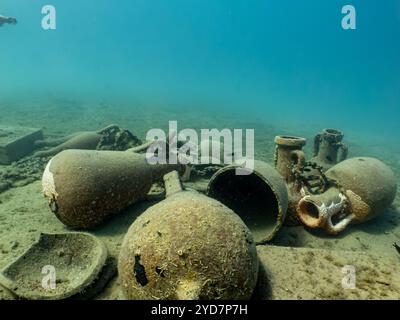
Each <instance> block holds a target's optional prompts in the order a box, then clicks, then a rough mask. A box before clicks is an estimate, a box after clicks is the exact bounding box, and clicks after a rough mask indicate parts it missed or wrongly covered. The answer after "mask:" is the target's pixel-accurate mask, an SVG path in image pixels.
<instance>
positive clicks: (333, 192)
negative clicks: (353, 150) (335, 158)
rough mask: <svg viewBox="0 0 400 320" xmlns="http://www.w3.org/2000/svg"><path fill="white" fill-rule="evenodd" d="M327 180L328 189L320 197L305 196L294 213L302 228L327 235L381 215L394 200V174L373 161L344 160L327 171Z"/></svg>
mask: <svg viewBox="0 0 400 320" xmlns="http://www.w3.org/2000/svg"><path fill="white" fill-rule="evenodd" d="M326 177H327V178H328V179H329V180H330V181H331V182H332V183H331V184H332V186H331V188H329V189H328V190H327V191H326V192H324V193H322V194H316V195H305V196H304V197H303V198H302V199H301V201H300V202H299V204H298V208H297V212H298V215H299V217H300V219H301V221H302V222H303V223H304V224H305V225H307V226H309V227H311V228H322V229H325V230H326V232H328V233H330V234H337V233H339V232H341V231H343V230H344V229H345V228H346V227H347V226H348V225H349V224H350V223H362V222H365V221H368V220H370V219H372V218H374V217H375V216H377V215H378V214H380V213H383V212H384V211H385V210H386V209H387V208H388V207H389V206H390V205H391V204H392V202H393V200H394V198H395V196H396V190H397V185H396V179H395V176H394V173H393V171H392V170H391V169H390V168H389V167H388V166H387V165H386V164H384V163H383V162H382V161H380V160H378V159H375V158H368V157H357V158H352V159H348V160H345V161H343V162H340V163H339V164H337V165H335V166H333V167H332V168H331V169H329V170H328V171H327V172H326Z"/></svg>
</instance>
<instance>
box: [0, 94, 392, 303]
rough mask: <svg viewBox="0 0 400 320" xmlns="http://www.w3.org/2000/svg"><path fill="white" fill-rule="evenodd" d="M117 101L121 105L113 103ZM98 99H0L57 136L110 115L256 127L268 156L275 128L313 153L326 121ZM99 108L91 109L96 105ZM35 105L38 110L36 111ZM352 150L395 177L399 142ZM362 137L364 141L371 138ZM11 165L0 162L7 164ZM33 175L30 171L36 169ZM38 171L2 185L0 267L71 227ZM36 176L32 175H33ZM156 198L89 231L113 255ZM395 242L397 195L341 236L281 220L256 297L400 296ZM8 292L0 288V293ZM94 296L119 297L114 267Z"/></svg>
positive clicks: (136, 120)
mask: <svg viewBox="0 0 400 320" xmlns="http://www.w3.org/2000/svg"><path fill="white" fill-rule="evenodd" d="M118 108H119V109H118ZM118 108H117V107H116V106H113V105H110V104H108V103H104V102H103V103H100V104H95V105H93V104H90V103H88V104H80V103H77V102H74V101H58V102H57V105H55V104H54V102H53V103H49V104H48V105H42V104H41V105H37V106H36V105H35V104H33V105H31V106H30V108H29V110H27V109H26V106H25V105H24V104H16V105H14V106H13V107H10V106H8V107H5V106H0V111H2V114H7V124H12V125H20V126H29V127H43V128H44V134H45V135H46V136H48V137H57V136H62V135H65V134H68V133H72V132H75V131H84V130H97V129H99V128H102V127H105V126H106V125H108V124H110V123H116V124H118V125H119V126H121V127H123V128H126V129H129V130H130V131H131V132H132V133H134V134H135V135H137V136H138V137H139V138H141V139H144V137H145V133H146V132H147V130H149V129H150V128H163V129H165V130H166V129H167V127H168V120H178V124H179V126H181V128H184V127H190V128H194V129H200V128H214V127H215V128H219V129H221V128H224V127H227V128H255V129H256V131H255V132H256V137H255V138H256V141H255V144H256V158H257V159H260V160H264V161H267V162H269V163H272V162H273V152H274V142H273V138H274V136H275V135H277V134H292V135H298V136H304V137H306V138H307V139H308V141H309V145H308V146H307V147H306V148H305V151H306V152H307V154H308V156H310V155H311V146H310V145H311V144H312V143H310V142H311V141H312V138H313V135H314V134H316V133H317V132H319V131H320V130H321V129H323V128H315V129H312V130H311V129H310V128H307V129H305V128H301V129H298V128H293V127H288V126H273V125H271V124H268V123H263V122H261V121H256V122H244V121H238V120H237V117H235V116H234V115H231V116H226V115H223V114H221V115H215V114H214V115H213V116H212V117H211V116H210V117H207V115H206V114H201V115H200V114H196V113H195V112H194V111H193V110H191V111H190V112H187V113H182V112H181V111H179V110H173V109H172V110H171V109H163V108H158V107H157V108H149V107H147V106H146V107H140V108H136V109H135V110H140V112H138V111H135V110H133V109H132V108H129V107H124V106H118ZM93 110H96V112H93ZM38 111H40V112H38ZM345 139H346V142H347V143H348V144H349V149H350V157H351V156H361V155H364V156H375V157H378V158H379V159H381V160H383V161H384V162H386V163H387V164H388V165H390V166H391V167H392V168H393V170H394V171H395V174H396V176H397V178H398V181H399V177H400V175H399V173H400V161H399V159H400V155H399V153H398V150H397V151H396V150H393V149H391V148H387V147H385V146H384V145H381V144H380V143H376V142H374V141H372V139H371V141H370V140H368V141H370V144H366V141H360V140H359V141H355V140H354V139H352V136H351V135H350V134H347V135H346V137H345ZM368 141H367V142H368ZM7 168H8V166H0V173H1V171H2V170H7ZM33 176H34V175H33ZM37 178H38V177H37V175H36V176H34V178H33V179H31V180H28V181H27V182H26V183H21V184H20V185H17V187H14V188H11V189H9V190H7V191H5V192H2V193H0V268H3V267H4V266H6V265H7V264H8V263H10V262H11V261H13V260H14V259H15V258H16V257H18V256H19V255H21V254H22V253H23V252H24V251H25V250H26V249H27V248H28V247H29V245H30V244H31V243H32V242H33V241H35V240H36V239H37V237H38V234H39V233H40V232H45V233H54V232H66V231H68V229H67V228H66V227H65V226H64V225H63V224H62V223H61V222H60V221H59V220H58V219H57V218H56V217H55V216H54V214H52V213H51V211H50V210H49V208H48V205H47V202H46V200H45V199H44V198H43V196H42V192H41V191H42V190H41V183H40V181H39V180H37ZM32 181H33V182H32ZM206 183H207V181H205V180H199V181H198V182H196V183H189V184H188V186H190V187H193V188H196V189H198V190H200V191H201V190H204V186H205V185H206ZM152 204H154V202H141V203H139V204H136V205H134V206H132V207H130V208H128V209H127V210H125V211H124V212H122V213H120V214H118V215H116V216H115V217H114V218H112V219H111V220H110V221H108V222H107V223H106V224H104V225H103V226H101V227H100V228H98V229H96V230H95V231H93V232H91V233H92V234H94V235H96V236H98V237H99V238H100V239H101V240H103V241H104V243H105V244H106V246H107V248H108V250H109V254H110V256H111V257H114V258H115V259H117V257H118V253H119V248H120V246H121V243H122V239H123V237H124V235H125V233H126V231H127V230H128V228H129V226H130V225H131V224H132V222H133V221H134V220H135V218H136V217H137V216H138V215H140V214H141V213H142V212H143V211H144V210H146V208H148V207H149V206H151V205H152ZM396 241H397V242H400V198H399V193H398V194H397V197H396V200H395V202H394V204H393V206H392V207H391V208H389V209H388V210H387V211H386V212H384V213H382V214H381V215H380V216H378V217H377V218H376V219H374V220H372V221H369V222H367V223H365V224H362V225H358V226H351V227H349V228H348V229H347V230H346V231H345V232H343V233H342V234H340V235H339V236H335V237H334V236H327V235H324V234H323V233H322V232H317V231H312V230H306V229H305V228H304V227H302V226H300V227H284V228H283V229H282V230H281V232H280V233H279V234H278V236H277V237H276V238H275V239H274V241H273V243H272V245H269V246H258V253H259V259H260V262H261V267H260V276H259V284H258V286H257V288H256V290H255V293H254V298H255V299H398V298H400V255H399V253H398V252H397V251H396V250H395V249H394V247H393V246H392V244H393V243H394V242H396ZM346 265H352V266H354V267H355V268H356V288H355V289H343V287H342V280H343V278H344V276H345V274H344V273H343V272H342V268H343V267H344V266H346ZM7 298H9V299H12V298H13V297H12V296H10V295H9V293H8V292H7V291H6V290H4V289H2V288H0V299H7ZM96 298H97V299H119V298H121V296H120V290H119V281H118V277H117V276H116V275H115V276H114V277H113V279H112V280H111V281H110V282H109V283H108V285H107V286H106V287H105V289H104V290H102V291H101V292H99V293H98V295H97V296H96Z"/></svg>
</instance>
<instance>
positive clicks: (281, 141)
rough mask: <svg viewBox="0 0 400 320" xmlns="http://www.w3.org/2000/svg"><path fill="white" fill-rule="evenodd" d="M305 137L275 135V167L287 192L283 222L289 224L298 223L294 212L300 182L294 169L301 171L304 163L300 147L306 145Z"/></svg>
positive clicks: (297, 200)
mask: <svg viewBox="0 0 400 320" xmlns="http://www.w3.org/2000/svg"><path fill="white" fill-rule="evenodd" d="M306 142H307V141H306V139H305V138H302V137H296V136H276V137H275V168H276V170H278V172H279V173H280V174H281V176H282V177H283V178H284V179H285V181H286V184H287V189H288V194H289V204H288V210H287V214H286V219H285V224H286V225H289V226H295V225H299V224H300V223H299V221H298V218H297V214H296V206H297V204H298V202H299V200H300V199H301V194H300V190H301V187H302V184H301V182H300V181H299V180H298V178H297V176H296V175H295V171H301V170H302V169H303V168H304V166H305V165H306V156H305V154H304V151H303V150H302V148H303V147H304V146H305V145H306Z"/></svg>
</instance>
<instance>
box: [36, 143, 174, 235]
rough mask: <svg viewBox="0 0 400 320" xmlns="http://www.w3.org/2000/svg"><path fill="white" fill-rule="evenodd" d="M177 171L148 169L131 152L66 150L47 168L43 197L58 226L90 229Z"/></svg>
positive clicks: (143, 159)
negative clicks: (163, 177) (59, 224)
mask: <svg viewBox="0 0 400 320" xmlns="http://www.w3.org/2000/svg"><path fill="white" fill-rule="evenodd" d="M177 168H181V166H180V165H168V164H165V165H150V164H148V163H147V161H146V155H144V154H137V153H134V152H124V151H93V150H65V151H62V152H61V153H59V154H57V155H56V156H55V157H53V158H52V159H51V160H50V161H49V162H48V164H47V166H46V169H45V171H44V173H43V178H42V185H43V193H44V195H45V197H46V198H47V199H48V200H49V205H50V208H51V210H52V211H53V212H54V213H55V214H56V216H57V218H58V219H59V220H60V221H61V222H63V223H64V224H65V225H67V226H68V227H70V228H74V229H77V228H79V229H89V228H93V227H96V226H97V225H99V224H101V223H102V222H104V221H105V220H106V219H108V218H109V217H110V216H111V215H113V214H115V213H118V212H120V211H121V210H122V209H124V208H126V207H127V206H129V205H131V204H133V203H135V202H137V201H139V200H142V199H144V198H145V196H146V194H147V193H148V192H149V190H150V188H151V186H152V184H153V182H155V181H157V180H159V179H161V178H162V176H163V174H165V173H166V172H169V171H172V170H175V169H177Z"/></svg>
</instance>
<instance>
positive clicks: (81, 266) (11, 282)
mask: <svg viewBox="0 0 400 320" xmlns="http://www.w3.org/2000/svg"><path fill="white" fill-rule="evenodd" d="M106 258H107V249H106V247H105V245H104V244H103V243H102V242H101V241H100V240H98V239H97V238H96V237H94V236H92V235H90V234H86V233H63V234H43V233H42V234H41V235H40V237H39V239H38V241H37V242H35V243H33V244H32V245H31V247H30V248H29V249H28V250H27V251H26V252H25V253H24V254H22V255H21V256H20V257H19V258H17V259H16V260H15V261H14V262H12V263H11V264H10V265H8V266H6V267H5V268H4V269H3V270H2V271H1V273H0V284H1V285H2V286H4V287H5V288H7V289H8V290H10V291H11V292H12V293H13V294H15V295H16V296H18V297H20V298H22V299H31V300H60V299H66V298H69V297H72V296H74V295H76V294H78V293H81V292H83V291H84V290H85V289H86V288H88V287H89V286H90V285H91V284H92V283H93V281H94V280H96V278H97V277H98V276H99V274H100V272H101V270H102V268H103V266H104V264H105V262H106ZM53 268H54V269H53ZM52 269H53V270H54V280H55V283H53V284H51V282H50V279H51V277H49V276H48V275H49V274H50V272H51V270H52Z"/></svg>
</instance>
